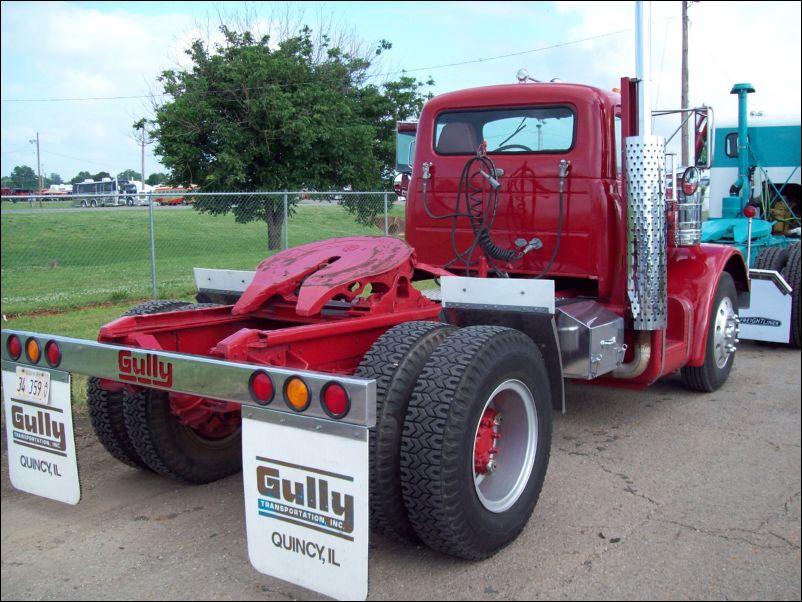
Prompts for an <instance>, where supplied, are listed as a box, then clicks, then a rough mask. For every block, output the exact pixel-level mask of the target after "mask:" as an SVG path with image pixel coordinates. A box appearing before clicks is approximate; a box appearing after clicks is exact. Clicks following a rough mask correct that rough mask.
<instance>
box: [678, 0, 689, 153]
mask: <svg viewBox="0 0 802 602" xmlns="http://www.w3.org/2000/svg"><path fill="white" fill-rule="evenodd" d="M689 5H690V2H688V1H687V0H682V98H681V100H680V103H681V106H680V108H681V109H687V108H688V6H689ZM688 127H689V126H688V120H687V119H685V114H684V113H683V122H682V154H681V161H682V166H683V167H688V166H689V165H690V163H689V162H688V161H689V159H688Z"/></svg>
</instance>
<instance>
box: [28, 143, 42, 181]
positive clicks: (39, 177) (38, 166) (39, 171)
mask: <svg viewBox="0 0 802 602" xmlns="http://www.w3.org/2000/svg"><path fill="white" fill-rule="evenodd" d="M28 142H30V143H31V144H36V177H37V181H38V182H39V188H38V189H37V191H36V192H39V191H40V190H42V163H41V161H40V160H39V132H36V140H28Z"/></svg>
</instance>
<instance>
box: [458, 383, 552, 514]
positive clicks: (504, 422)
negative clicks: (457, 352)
mask: <svg viewBox="0 0 802 602" xmlns="http://www.w3.org/2000/svg"><path fill="white" fill-rule="evenodd" d="M488 410H491V411H495V413H496V415H498V416H500V420H498V423H497V424H496V426H494V431H495V432H496V433H497V435H498V437H497V439H496V440H497V445H496V447H497V451H496V453H494V454H491V457H490V464H491V466H488V467H487V470H485V471H484V472H479V471H477V469H476V467H475V465H474V462H475V458H476V454H477V444H476V441H477V438H478V437H479V436H480V429H481V428H482V426H481V422H482V417H483V416H485V415H486V413H487V412H488ZM494 439H495V438H494ZM537 442H538V423H537V408H536V406H535V399H534V397H533V396H532V392H531V391H530V390H529V387H527V386H526V385H525V384H524V383H522V382H521V381H519V380H515V379H511V380H507V381H504V382H503V383H501V384H500V385H499V386H498V387H496V389H495V390H494V391H493V393H491V394H490V397H489V398H488V400H487V402H486V403H485V405H484V408H483V409H482V413H481V414H480V415H479V420H478V421H477V425H476V429H475V431H474V444H473V455H472V456H471V470H472V471H473V477H474V480H473V484H474V489H475V491H476V495H477V497H478V498H479V501H480V502H481V504H482V506H484V507H485V508H486V509H487V510H489V511H490V512H495V513H499V512H505V511H506V510H509V509H510V508H511V507H512V506H513V505H514V504H515V503H516V502H517V501H518V499H519V498H520V497H521V495H522V494H523V492H524V490H525V489H526V485H527V483H528V482H529V477H530V475H531V474H532V468H533V466H534V464H535V455H536V453H537Z"/></svg>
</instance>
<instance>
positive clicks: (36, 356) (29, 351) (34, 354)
mask: <svg viewBox="0 0 802 602" xmlns="http://www.w3.org/2000/svg"><path fill="white" fill-rule="evenodd" d="M25 355H27V356H28V361H29V362H31V363H32V364H38V363H39V360H40V359H42V350H41V349H39V342H38V341H37V340H36V339H34V338H30V339H28V340H27V341H25Z"/></svg>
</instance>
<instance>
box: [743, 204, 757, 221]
mask: <svg viewBox="0 0 802 602" xmlns="http://www.w3.org/2000/svg"><path fill="white" fill-rule="evenodd" d="M744 215H745V216H746V217H748V218H754V217H757V207H755V206H754V205H747V206H746V207H744Z"/></svg>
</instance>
